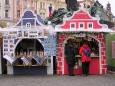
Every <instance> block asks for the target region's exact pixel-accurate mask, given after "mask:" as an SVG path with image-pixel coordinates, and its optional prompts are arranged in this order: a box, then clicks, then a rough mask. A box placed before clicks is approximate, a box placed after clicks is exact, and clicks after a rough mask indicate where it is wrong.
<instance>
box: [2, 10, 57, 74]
mask: <svg viewBox="0 0 115 86" xmlns="http://www.w3.org/2000/svg"><path fill="white" fill-rule="evenodd" d="M52 31H53V27H52V26H51V25H47V26H46V25H45V24H44V22H43V19H42V18H41V17H40V16H39V15H36V14H35V13H34V12H33V11H32V10H31V9H29V8H28V9H26V10H25V11H24V13H23V15H22V17H21V18H20V20H19V22H18V23H17V24H16V25H15V26H12V27H7V28H3V29H1V32H2V35H3V57H1V59H5V60H6V63H3V64H1V65H4V66H6V69H4V70H2V67H1V69H0V70H1V71H2V73H3V72H4V71H5V73H6V74H24V75H26V74H34V75H48V74H53V57H54V56H55V51H56V47H55V43H56V39H55V35H54V34H53V32H52Z"/></svg>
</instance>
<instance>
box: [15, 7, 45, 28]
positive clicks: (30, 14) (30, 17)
mask: <svg viewBox="0 0 115 86" xmlns="http://www.w3.org/2000/svg"><path fill="white" fill-rule="evenodd" d="M26 23H31V25H40V26H41V25H45V23H44V20H43V19H42V18H41V17H40V15H38V14H36V13H35V12H34V11H33V10H32V9H25V10H24V12H23V13H22V15H21V18H20V20H19V21H18V22H17V24H16V25H15V26H23V25H26Z"/></svg>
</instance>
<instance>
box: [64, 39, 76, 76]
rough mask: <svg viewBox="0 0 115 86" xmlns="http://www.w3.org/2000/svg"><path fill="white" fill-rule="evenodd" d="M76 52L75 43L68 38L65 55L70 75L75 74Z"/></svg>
mask: <svg viewBox="0 0 115 86" xmlns="http://www.w3.org/2000/svg"><path fill="white" fill-rule="evenodd" d="M75 53H76V52H75V48H74V46H73V43H72V42H71V40H68V41H67V44H66V45H65V56H66V61H67V65H68V73H69V76H74V73H73V69H74V66H75Z"/></svg>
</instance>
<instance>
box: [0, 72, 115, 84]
mask: <svg viewBox="0 0 115 86" xmlns="http://www.w3.org/2000/svg"><path fill="white" fill-rule="evenodd" d="M0 86H115V74H107V75H89V76H87V77H86V76H80V75H76V76H67V75H64V76H57V75H54V76H35V75H34V76H32V75H28V76H27V75H21V76H19V75H18V76H16V75H13V76H8V75H2V76H0Z"/></svg>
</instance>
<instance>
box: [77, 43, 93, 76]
mask: <svg viewBox="0 0 115 86" xmlns="http://www.w3.org/2000/svg"><path fill="white" fill-rule="evenodd" d="M90 53H91V50H90V48H89V46H88V42H87V41H84V42H83V45H82V46H81V47H80V50H79V54H80V55H81V56H82V57H81V62H82V72H83V74H84V75H86V76H87V75H88V74H89V64H90V61H91V58H90Z"/></svg>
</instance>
